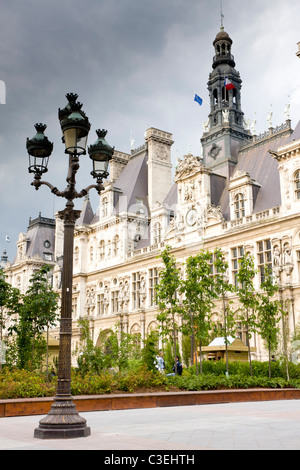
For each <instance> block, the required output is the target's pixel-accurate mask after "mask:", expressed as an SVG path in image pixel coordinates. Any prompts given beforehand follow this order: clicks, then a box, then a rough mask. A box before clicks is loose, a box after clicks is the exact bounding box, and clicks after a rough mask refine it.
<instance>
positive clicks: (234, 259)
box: [231, 246, 244, 287]
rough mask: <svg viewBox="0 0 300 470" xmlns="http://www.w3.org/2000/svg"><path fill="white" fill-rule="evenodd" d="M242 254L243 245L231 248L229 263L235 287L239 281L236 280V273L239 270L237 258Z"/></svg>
mask: <svg viewBox="0 0 300 470" xmlns="http://www.w3.org/2000/svg"><path fill="white" fill-rule="evenodd" d="M243 255H244V247H243V246H238V247H236V248H232V250H231V263H232V265H231V266H232V277H233V283H234V285H235V287H238V285H239V283H238V280H237V274H238V272H239V260H240V259H241V258H242V257H243Z"/></svg>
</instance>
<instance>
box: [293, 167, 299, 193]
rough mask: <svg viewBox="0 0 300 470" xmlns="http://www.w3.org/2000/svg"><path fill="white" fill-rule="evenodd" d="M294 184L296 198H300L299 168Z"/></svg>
mask: <svg viewBox="0 0 300 470" xmlns="http://www.w3.org/2000/svg"><path fill="white" fill-rule="evenodd" d="M294 185H295V193H296V199H300V170H297V171H296V173H295V174H294Z"/></svg>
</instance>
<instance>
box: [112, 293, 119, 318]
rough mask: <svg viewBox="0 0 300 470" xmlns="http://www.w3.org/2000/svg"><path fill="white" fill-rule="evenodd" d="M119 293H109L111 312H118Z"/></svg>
mask: <svg viewBox="0 0 300 470" xmlns="http://www.w3.org/2000/svg"><path fill="white" fill-rule="evenodd" d="M118 298H119V291H117V290H113V291H112V293H111V311H112V313H117V312H118V311H119V305H118Z"/></svg>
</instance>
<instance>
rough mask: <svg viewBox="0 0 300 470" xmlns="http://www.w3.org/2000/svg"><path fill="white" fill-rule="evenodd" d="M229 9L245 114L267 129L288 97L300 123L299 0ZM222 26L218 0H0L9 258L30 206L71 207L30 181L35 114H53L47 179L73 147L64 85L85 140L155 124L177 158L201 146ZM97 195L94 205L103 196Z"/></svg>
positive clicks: (119, 138)
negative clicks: (66, 139) (66, 135)
mask: <svg viewBox="0 0 300 470" xmlns="http://www.w3.org/2000/svg"><path fill="white" fill-rule="evenodd" d="M223 13H224V27H225V31H227V32H228V34H229V35H230V36H231V38H232V40H233V46H232V53H233V55H234V57H235V62H236V69H237V70H238V71H239V72H240V74H241V78H242V80H243V87H242V109H243V111H244V113H245V117H246V118H247V119H254V116H256V121H257V124H256V129H257V132H258V133H259V132H264V131H265V130H266V129H267V128H268V124H267V121H266V117H267V114H268V112H269V110H270V106H271V105H272V111H273V125H274V126H276V125H279V124H281V123H282V122H283V121H284V115H283V110H284V106H285V104H286V103H287V102H288V101H290V103H291V108H290V114H291V119H292V126H293V127H295V126H296V124H297V122H298V120H299V119H300V73H299V72H300V61H299V59H298V58H297V57H296V55H295V53H296V51H297V42H299V41H300V35H299V17H300V4H299V0H264V1H261V0H252V1H251V2H249V1H246V0H223ZM219 29H220V1H219V0H85V1H84V2H83V1H81V0H63V1H61V0H51V1H49V0H26V1H24V0H1V3H0V80H2V81H3V82H4V83H5V85H6V99H5V104H0V221H1V222H0V253H2V251H3V249H4V248H6V249H7V251H8V255H9V259H10V260H12V259H13V257H14V254H15V252H16V245H15V243H16V241H17V239H18V235H19V233H20V232H25V231H26V229H27V225H28V219H29V217H30V216H31V217H32V218H35V217H37V216H38V213H39V211H41V212H42V215H43V216H44V217H52V216H53V214H54V212H55V211H57V210H60V209H63V207H64V200H63V199H61V198H57V197H55V196H53V195H52V194H51V193H50V191H49V190H48V188H46V187H42V188H40V190H39V191H35V190H34V188H33V187H32V186H30V183H31V181H32V175H29V174H28V172H27V167H28V160H27V153H26V148H25V144H26V138H27V137H32V136H33V135H34V133H35V130H34V127H33V125H34V124H35V123H36V122H44V123H45V124H47V126H48V127H47V130H46V134H47V136H48V137H49V139H50V140H51V141H52V142H54V151H53V154H52V156H51V159H50V162H49V171H48V173H47V174H46V175H45V179H46V180H48V181H49V182H51V183H52V184H53V185H55V186H57V187H59V188H60V189H64V187H65V185H66V184H65V177H66V171H67V157H66V155H65V154H64V148H63V146H62V144H61V131H60V127H59V123H58V119H57V110H58V108H59V107H60V108H62V107H64V106H65V104H66V99H65V94H66V93H67V92H69V91H71V92H76V93H77V94H78V95H79V101H81V102H82V103H83V109H84V111H85V112H86V114H87V115H88V117H89V119H90V122H91V124H92V130H91V132H90V136H89V143H93V142H94V141H95V140H96V134H95V130H96V129H98V128H105V129H107V130H108V134H107V140H108V142H109V143H110V144H111V145H113V146H115V148H116V149H117V150H120V151H124V152H128V153H129V152H130V135H131V133H132V134H133V136H134V139H135V141H136V145H137V146H139V145H142V144H143V143H144V137H143V136H144V131H145V130H146V129H147V128H148V127H151V126H153V127H157V128H160V129H163V130H166V131H168V132H171V133H173V139H174V141H175V143H174V145H173V147H172V159H173V162H174V164H175V162H176V160H177V158H178V157H182V155H184V154H186V153H187V152H188V151H191V152H192V153H194V154H195V155H200V154H201V147H200V138H201V136H202V132H203V131H202V122H203V121H205V120H206V119H207V115H208V113H209V107H208V102H209V99H208V91H207V80H208V75H209V73H210V72H211V70H212V58H213V56H214V48H213V45H212V42H213V40H214V38H215V36H216V34H217V33H218V31H219ZM195 92H196V93H198V94H199V95H200V96H201V97H202V98H203V99H204V103H203V105H202V106H201V107H199V105H198V104H197V103H195V102H194V101H193V97H194V93H195ZM0 101H1V96H0ZM2 101H3V97H2ZM255 113H256V114H255ZM81 162H82V164H81V168H80V170H79V173H78V178H77V181H78V189H79V190H80V189H82V188H83V187H86V186H88V185H89V184H91V181H92V177H91V176H90V174H89V173H90V171H91V162H90V160H89V157H88V156H85V157H82V160H81ZM91 201H92V204H93V209H94V210H96V208H97V204H98V196H97V195H96V194H93V195H91ZM80 206H81V202H80V203H79V204H77V207H79V208H80ZM6 234H7V235H8V236H9V237H10V240H11V241H10V243H6V242H5V236H6Z"/></svg>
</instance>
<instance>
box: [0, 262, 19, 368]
mask: <svg viewBox="0 0 300 470" xmlns="http://www.w3.org/2000/svg"><path fill="white" fill-rule="evenodd" d="M19 298H20V291H19V289H16V288H14V287H12V286H11V284H9V283H8V282H6V281H5V275H4V272H3V270H2V269H0V348H1V354H2V348H3V330H4V329H5V324H6V321H7V319H8V317H7V315H6V314H5V310H8V311H10V310H11V309H12V306H13V305H15V304H17V303H18V299H19ZM1 359H2V358H1ZM0 370H2V360H0Z"/></svg>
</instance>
